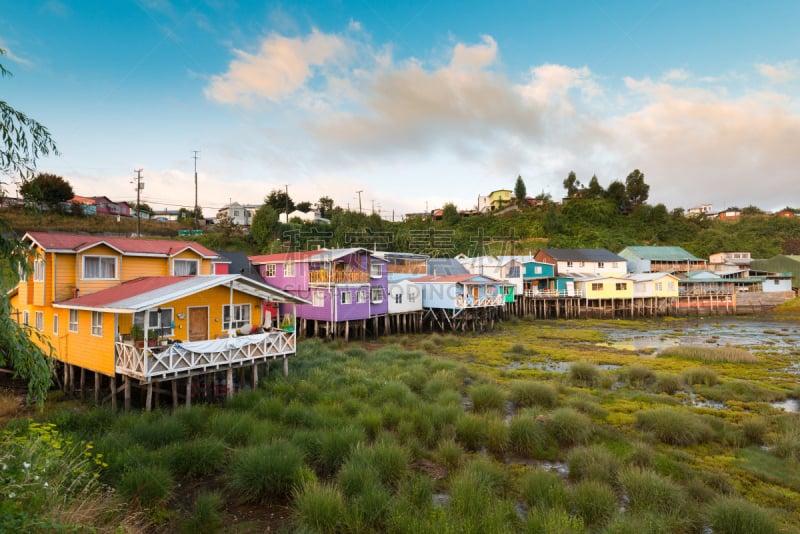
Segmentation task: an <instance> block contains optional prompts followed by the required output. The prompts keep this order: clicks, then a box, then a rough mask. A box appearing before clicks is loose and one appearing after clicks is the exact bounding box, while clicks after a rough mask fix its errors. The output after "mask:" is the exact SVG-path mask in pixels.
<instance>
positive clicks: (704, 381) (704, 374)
mask: <svg viewBox="0 0 800 534" xmlns="http://www.w3.org/2000/svg"><path fill="white" fill-rule="evenodd" d="M683 381H684V382H685V383H686V384H688V385H690V386H694V385H698V384H699V385H703V386H713V385H715V384H717V383H718V382H719V378H718V377H717V373H715V372H714V371H712V370H711V369H709V368H708V367H693V368H692V369H687V370H686V371H684V372H683Z"/></svg>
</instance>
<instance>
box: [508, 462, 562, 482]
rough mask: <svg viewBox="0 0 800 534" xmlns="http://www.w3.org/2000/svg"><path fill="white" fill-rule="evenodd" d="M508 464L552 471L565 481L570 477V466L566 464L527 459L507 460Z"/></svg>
mask: <svg viewBox="0 0 800 534" xmlns="http://www.w3.org/2000/svg"><path fill="white" fill-rule="evenodd" d="M506 463H507V464H516V465H524V466H527V467H535V468H538V469H541V470H542V471H551V472H553V473H555V474H557V475H558V476H560V477H561V478H563V479H566V478H567V477H569V465H567V464H566V463H564V462H549V461H547V460H529V459H527V458H507V459H506Z"/></svg>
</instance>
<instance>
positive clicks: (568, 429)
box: [545, 408, 594, 446]
mask: <svg viewBox="0 0 800 534" xmlns="http://www.w3.org/2000/svg"><path fill="white" fill-rule="evenodd" d="M545 428H546V429H547V432H548V433H549V434H550V435H551V436H552V437H553V439H555V440H556V441H557V442H558V443H559V444H560V445H564V446H572V445H580V444H583V443H586V442H587V441H588V440H589V437H591V435H592V432H594V425H593V424H592V421H591V419H589V418H588V417H587V416H586V415H584V414H582V413H579V412H576V411H575V410H573V409H572V408H559V409H557V410H555V411H554V412H553V413H552V414H550V417H549V418H547V419H546V420H545Z"/></svg>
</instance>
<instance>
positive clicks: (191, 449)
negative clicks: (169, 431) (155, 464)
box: [167, 436, 226, 477]
mask: <svg viewBox="0 0 800 534" xmlns="http://www.w3.org/2000/svg"><path fill="white" fill-rule="evenodd" d="M225 450H226V448H225V442H223V441H222V440H221V439H219V438H217V437H215V436H207V437H200V438H195V439H193V440H191V441H187V442H185V443H173V444H172V445H171V446H170V447H169V449H168V451H167V463H168V465H169V467H170V470H171V471H172V472H173V473H175V474H177V475H185V476H189V477H202V476H207V475H210V474H212V473H213V472H214V471H216V470H217V469H219V468H220V466H221V465H222V463H223V460H224V459H225Z"/></svg>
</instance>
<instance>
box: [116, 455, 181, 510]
mask: <svg viewBox="0 0 800 534" xmlns="http://www.w3.org/2000/svg"><path fill="white" fill-rule="evenodd" d="M173 485H174V481H173V479H172V475H171V474H170V472H169V470H168V469H167V468H166V467H164V466H161V465H139V466H137V467H136V468H135V469H129V470H128V471H126V472H125V473H124V474H123V475H122V477H121V478H120V479H119V483H118V484H117V489H118V490H119V492H120V494H121V495H122V496H123V497H125V498H126V499H128V500H129V501H131V502H134V503H136V504H137V505H138V506H141V507H142V508H151V507H153V506H155V505H157V504H159V503H161V502H163V501H165V500H166V499H167V497H169V495H170V493H171V491H172V487H173Z"/></svg>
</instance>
